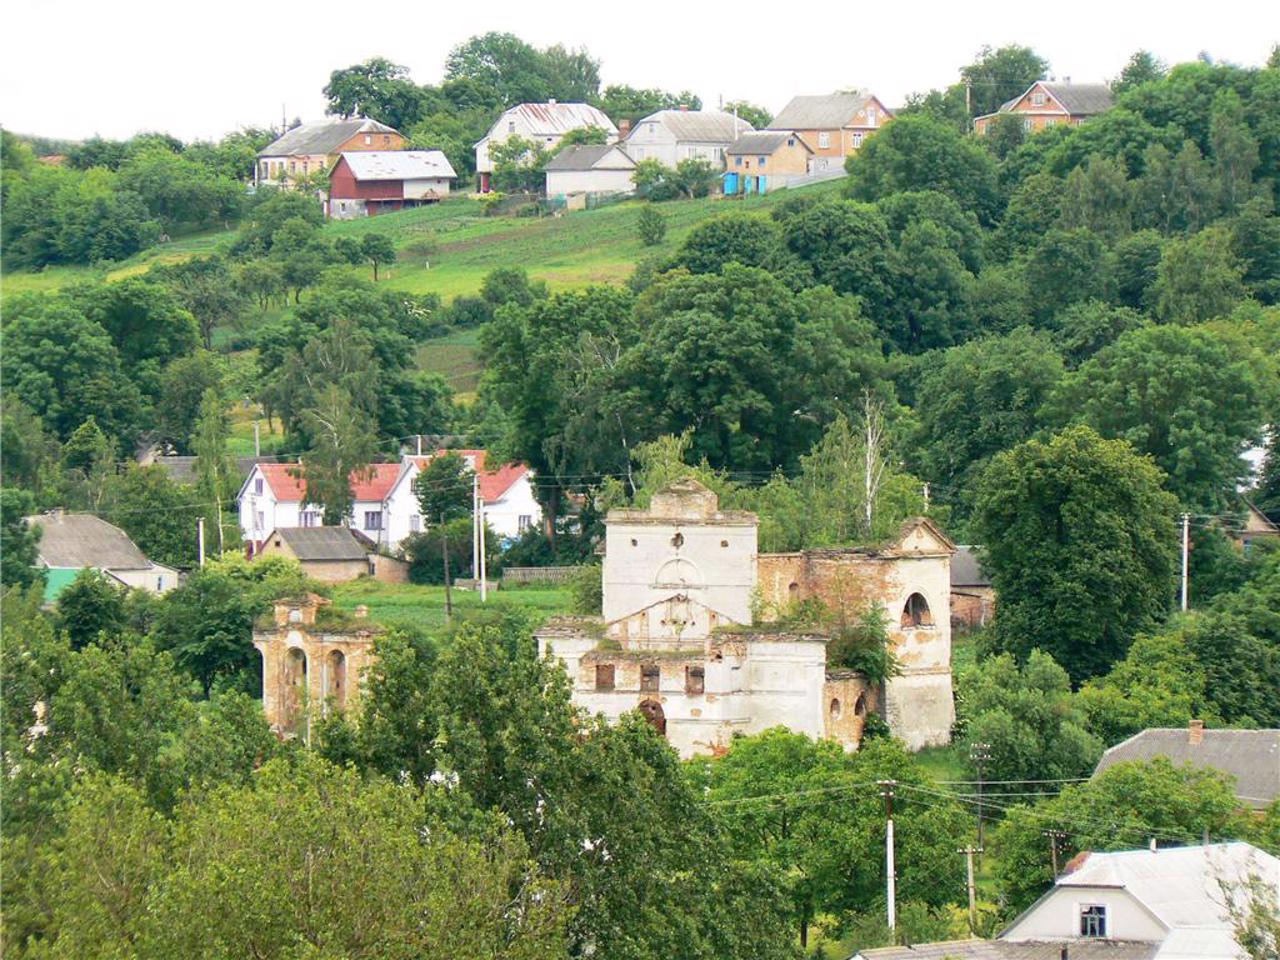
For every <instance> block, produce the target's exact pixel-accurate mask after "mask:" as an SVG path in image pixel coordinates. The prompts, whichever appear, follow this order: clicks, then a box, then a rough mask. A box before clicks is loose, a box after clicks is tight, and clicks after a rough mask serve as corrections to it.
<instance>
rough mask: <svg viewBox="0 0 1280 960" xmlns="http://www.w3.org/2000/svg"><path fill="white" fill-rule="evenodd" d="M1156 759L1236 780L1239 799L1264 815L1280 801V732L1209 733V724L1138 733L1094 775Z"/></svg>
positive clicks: (1119, 745) (1110, 752)
mask: <svg viewBox="0 0 1280 960" xmlns="http://www.w3.org/2000/svg"><path fill="white" fill-rule="evenodd" d="M1156 757H1165V758H1166V759H1168V760H1169V762H1170V763H1172V764H1173V765H1174V766H1175V767H1181V766H1184V765H1186V764H1190V765H1191V766H1193V767H1195V768H1197V769H1200V770H1217V771H1219V772H1221V773H1225V774H1227V775H1228V776H1230V777H1232V778H1233V779H1234V780H1235V784H1236V799H1237V800H1239V801H1240V803H1241V805H1242V806H1245V807H1250V808H1252V809H1254V810H1257V811H1258V812H1259V813H1261V811H1262V810H1264V809H1265V808H1266V807H1267V806H1268V805H1270V804H1271V803H1272V802H1273V801H1274V800H1275V799H1276V798H1277V797H1280V730H1206V729H1205V728H1204V721H1203V720H1192V721H1191V722H1190V723H1189V724H1188V725H1187V726H1186V727H1149V728H1148V729H1146V730H1142V731H1140V732H1139V733H1135V734H1134V735H1133V736H1132V737H1130V738H1129V739H1128V740H1124V741H1122V742H1120V743H1117V744H1116V745H1115V746H1114V747H1112V748H1111V749H1109V750H1108V751H1107V752H1106V753H1104V754H1103V755H1102V759H1101V760H1099V761H1098V766H1097V768H1096V769H1095V770H1094V771H1093V775H1094V776H1095V777H1096V776H1098V774H1100V773H1103V772H1104V771H1106V770H1109V769H1111V768H1112V767H1114V766H1115V765H1116V764H1117V763H1127V762H1129V761H1130V760H1154V759H1155V758H1156Z"/></svg>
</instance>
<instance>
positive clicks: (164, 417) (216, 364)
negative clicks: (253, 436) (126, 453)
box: [156, 350, 226, 453]
mask: <svg viewBox="0 0 1280 960" xmlns="http://www.w3.org/2000/svg"><path fill="white" fill-rule="evenodd" d="M224 362H225V361H224V360H223V358H222V357H220V356H218V355H217V354H215V353H212V352H210V351H208V350H197V351H195V352H194V353H191V354H188V355H187V356H185V357H179V358H178V359H177V360H174V361H173V362H172V363H170V364H169V365H168V366H166V367H165V368H164V372H163V373H161V375H160V396H159V398H158V402H157V407H158V410H157V413H158V415H159V416H158V423H157V424H156V426H157V429H158V430H159V432H160V433H161V434H162V435H163V437H164V438H165V439H166V440H168V441H169V442H170V443H172V444H173V445H174V447H176V448H177V449H178V450H179V451H181V452H183V453H186V452H188V451H190V449H191V438H192V434H193V433H194V431H195V424H196V420H197V419H198V418H199V416H200V404H201V402H202V400H203V398H204V395H205V392H206V391H208V390H215V391H219V392H220V391H221V390H222V388H223V385H224V382H225V379H226V375H225V373H224V372H223V371H224Z"/></svg>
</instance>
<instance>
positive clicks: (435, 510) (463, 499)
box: [413, 451, 473, 523]
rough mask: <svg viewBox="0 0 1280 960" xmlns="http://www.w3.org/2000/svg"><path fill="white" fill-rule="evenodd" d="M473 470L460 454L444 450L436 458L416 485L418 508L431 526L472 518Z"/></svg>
mask: <svg viewBox="0 0 1280 960" xmlns="http://www.w3.org/2000/svg"><path fill="white" fill-rule="evenodd" d="M472 486H473V479H472V470H471V468H470V467H468V466H467V461H466V460H464V459H463V458H462V456H461V455H460V454H457V453H452V452H450V451H444V452H441V453H439V454H437V455H436V456H434V457H432V458H431V460H430V462H428V463H427V465H426V466H425V467H423V468H422V472H421V473H420V474H418V477H417V479H416V480H414V482H413V491H414V494H415V496H417V498H418V507H419V509H420V510H421V511H422V516H424V517H426V519H427V522H428V523H437V522H440V521H442V520H456V519H457V518H458V517H469V516H470V515H471V510H472Z"/></svg>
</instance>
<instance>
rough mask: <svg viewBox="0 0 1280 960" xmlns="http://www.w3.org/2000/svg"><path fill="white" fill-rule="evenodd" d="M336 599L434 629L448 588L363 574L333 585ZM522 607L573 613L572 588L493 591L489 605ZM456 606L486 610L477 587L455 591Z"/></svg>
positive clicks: (385, 620)
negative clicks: (375, 578) (381, 581)
mask: <svg viewBox="0 0 1280 960" xmlns="http://www.w3.org/2000/svg"><path fill="white" fill-rule="evenodd" d="M333 602H334V605H335V606H336V607H338V608H339V609H341V610H355V608H356V607H357V606H358V605H360V604H365V605H366V606H368V608H369V617H370V618H371V619H373V620H376V621H377V622H379V623H382V624H386V625H388V626H395V625H404V626H416V627H425V628H428V629H434V628H437V627H441V626H443V625H444V623H445V616H444V587H432V586H419V585H417V584H410V583H379V582H378V581H376V580H370V579H369V578H367V577H362V578H361V579H359V580H353V581H351V582H350V583H341V584H337V585H335V586H334V588H333ZM485 606H486V607H489V608H498V607H501V606H515V607H522V608H524V609H527V610H529V611H530V612H532V613H534V614H535V615H537V616H538V617H539V618H545V617H550V616H555V615H556V614H566V613H570V612H571V607H572V604H571V599H570V596H569V591H568V590H565V589H563V588H547V589H534V588H531V587H520V588H517V589H513V590H499V591H496V592H492V593H490V594H489V601H488V603H487V604H486V605H485ZM453 608H454V610H455V611H456V612H457V613H458V615H459V616H466V615H467V614H474V613H477V612H479V611H480V610H481V609H482V606H481V603H480V595H479V594H478V593H477V592H476V591H474V590H458V589H455V590H454V591H453Z"/></svg>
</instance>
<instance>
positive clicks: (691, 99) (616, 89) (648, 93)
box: [596, 84, 702, 123]
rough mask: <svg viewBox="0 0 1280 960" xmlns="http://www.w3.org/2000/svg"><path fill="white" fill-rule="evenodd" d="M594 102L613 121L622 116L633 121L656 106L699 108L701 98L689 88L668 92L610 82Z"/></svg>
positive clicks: (668, 108) (662, 108) (619, 119)
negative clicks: (677, 91)
mask: <svg viewBox="0 0 1280 960" xmlns="http://www.w3.org/2000/svg"><path fill="white" fill-rule="evenodd" d="M596 105H597V106H598V107H599V108H600V109H601V110H603V111H604V112H605V115H606V116H608V117H609V119H610V120H612V121H613V122H614V123H621V122H622V121H623V120H629V121H630V122H631V123H635V122H636V121H637V120H639V119H640V118H642V117H647V116H648V115H649V114H651V113H657V112H658V111H659V110H675V109H678V108H679V107H682V106H683V107H686V108H688V109H689V110H701V109H702V100H701V98H699V97H698V96H697V95H696V94H694V93H692V92H691V91H689V90H682V91H680V92H679V93H669V92H668V91H666V90H658V89H644V90H642V89H638V88H636V87H628V86H626V85H620V84H611V85H610V86H607V87H605V88H604V90H603V91H602V93H601V94H600V99H599V101H598V102H597V104H596Z"/></svg>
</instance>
